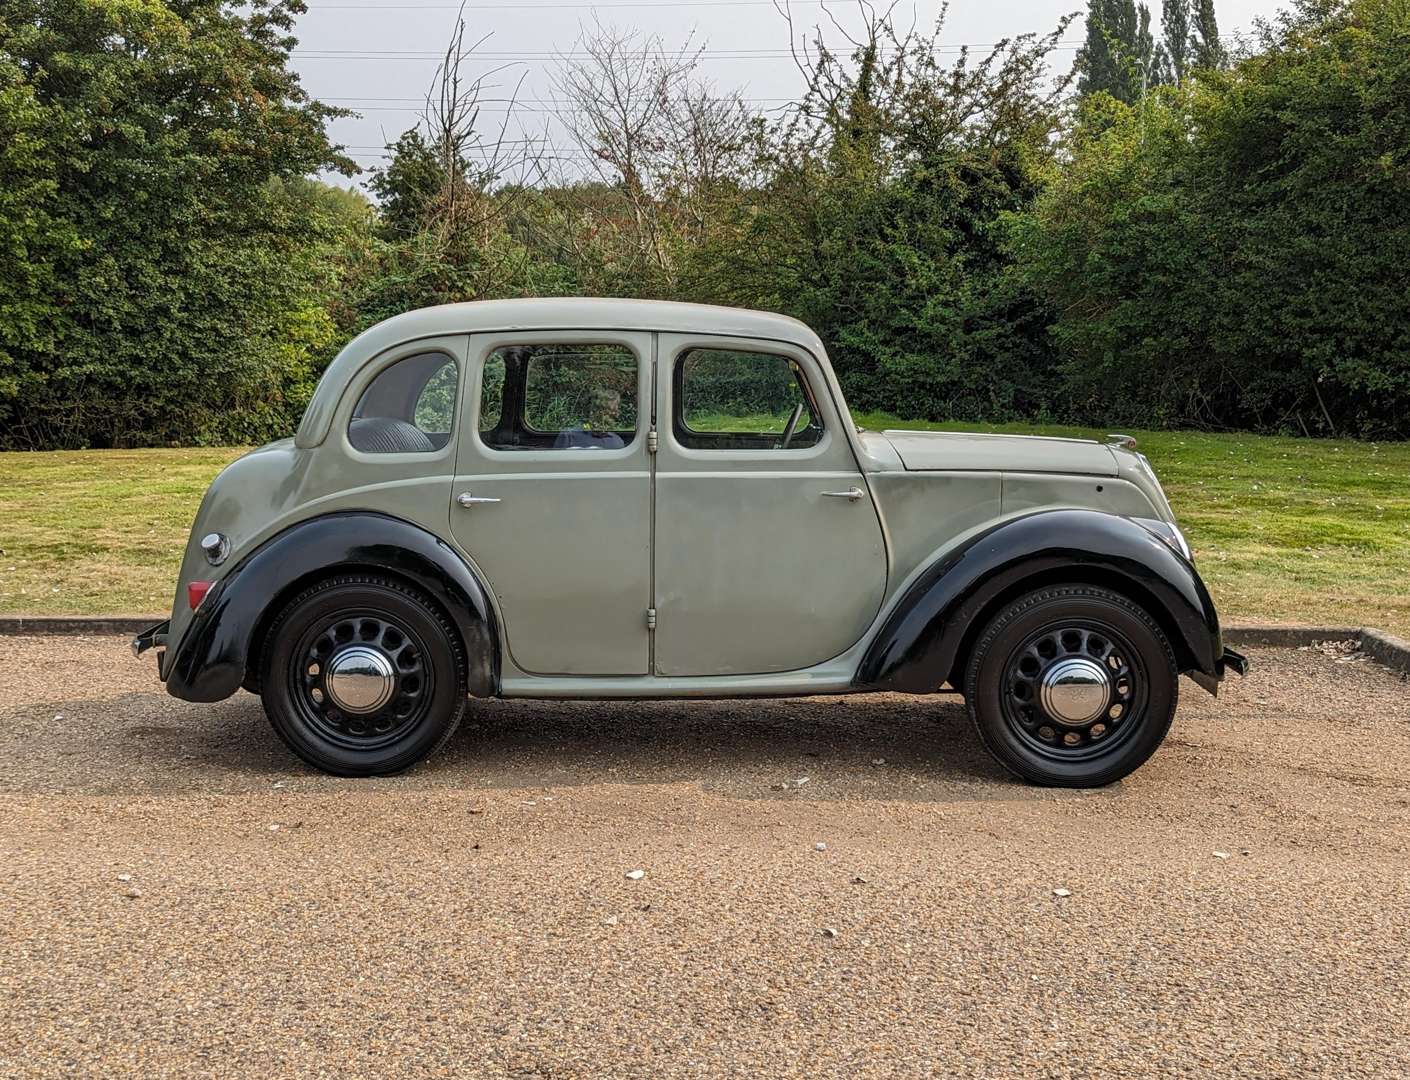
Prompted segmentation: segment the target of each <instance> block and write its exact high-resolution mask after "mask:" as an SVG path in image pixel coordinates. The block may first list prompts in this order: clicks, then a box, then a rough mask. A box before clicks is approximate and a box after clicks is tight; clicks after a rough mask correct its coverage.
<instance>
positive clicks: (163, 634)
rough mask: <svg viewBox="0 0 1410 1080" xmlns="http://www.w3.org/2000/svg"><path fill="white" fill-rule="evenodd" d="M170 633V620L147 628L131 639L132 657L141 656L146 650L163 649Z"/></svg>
mask: <svg viewBox="0 0 1410 1080" xmlns="http://www.w3.org/2000/svg"><path fill="white" fill-rule="evenodd" d="M170 632H171V620H170V619H168V620H167V621H166V622H159V623H157V625H156V626H149V627H147V629H145V630H143V631H142V632H141V633H140V634H138V635H137V636H136V637H135V638H133V639H132V655H133V656H141V655H142V654H143V653H144V652H146V651H147V650H148V649H165V648H166V643H167V635H168V634H169V633H170Z"/></svg>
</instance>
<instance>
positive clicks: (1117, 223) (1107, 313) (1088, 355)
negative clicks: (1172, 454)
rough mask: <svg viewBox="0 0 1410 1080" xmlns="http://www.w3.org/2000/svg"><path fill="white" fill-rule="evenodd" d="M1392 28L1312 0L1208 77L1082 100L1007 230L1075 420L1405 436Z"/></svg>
mask: <svg viewBox="0 0 1410 1080" xmlns="http://www.w3.org/2000/svg"><path fill="white" fill-rule="evenodd" d="M1407 26H1410V23H1407V18H1406V6H1405V0H1314V2H1312V3H1306V4H1304V5H1303V6H1301V7H1300V8H1299V9H1298V10H1297V11H1295V12H1293V13H1290V14H1288V15H1286V16H1285V17H1283V18H1282V19H1280V20H1279V21H1278V22H1277V23H1276V24H1271V25H1267V26H1265V27H1264V28H1263V30H1262V40H1261V42H1260V47H1259V49H1258V50H1257V51H1256V52H1254V53H1252V54H1251V55H1249V56H1247V57H1244V58H1242V59H1240V60H1239V61H1238V62H1237V63H1236V64H1235V65H1234V66H1233V67H1232V69H1230V70H1228V71H1217V70H1207V69H1206V70H1202V71H1201V72H1200V74H1199V77H1198V78H1197V79H1195V80H1192V81H1190V82H1189V83H1187V84H1186V85H1185V86H1182V87H1180V88H1178V89H1177V88H1166V89H1163V90H1162V91H1160V92H1158V93H1157V94H1156V95H1153V96H1152V97H1151V98H1150V99H1149V100H1148V101H1147V102H1144V103H1143V104H1142V106H1141V107H1140V108H1139V109H1137V108H1128V107H1126V106H1122V105H1119V104H1117V103H1114V102H1111V101H1109V100H1106V101H1093V102H1090V103H1089V104H1088V106H1087V109H1088V114H1087V115H1085V116H1084V118H1083V122H1082V124H1081V125H1080V126H1079V128H1078V130H1077V132H1076V133H1075V136H1074V138H1073V139H1072V141H1071V144H1070V145H1069V147H1068V156H1069V162H1068V164H1067V165H1066V166H1065V167H1064V168H1063V170H1062V171H1061V172H1060V173H1059V174H1057V175H1056V176H1055V180H1054V183H1053V184H1052V186H1051V187H1050V188H1049V189H1048V190H1047V191H1046V192H1045V193H1044V195H1043V196H1042V198H1041V199H1040V200H1039V201H1038V203H1037V205H1036V209H1035V212H1034V213H1032V214H1031V215H1025V216H1023V217H1022V218H1021V219H1020V220H1019V221H1018V222H1017V223H1016V226H1015V239H1016V242H1017V252H1016V254H1017V255H1018V257H1019V259H1020V263H1021V265H1022V266H1024V267H1025V269H1026V273H1027V276H1028V278H1029V280H1030V281H1031V282H1032V283H1033V284H1034V285H1035V286H1036V287H1037V288H1038V289H1039V290H1040V291H1041V293H1042V294H1043V295H1045V296H1046V297H1047V299H1048V301H1049V302H1050V303H1051V304H1052V306H1053V308H1054V310H1055V311H1057V312H1058V313H1059V314H1058V318H1057V320H1056V323H1055V325H1054V335H1055V338H1056V340H1057V343H1058V346H1059V348H1060V349H1061V352H1062V354H1063V359H1064V368H1063V376H1064V382H1065V384H1066V393H1067V397H1068V403H1067V407H1068V408H1069V409H1070V410H1071V411H1072V413H1073V415H1074V416H1075V418H1077V419H1081V420H1086V421H1100V422H1103V423H1133V422H1134V423H1145V424H1151V423H1161V424H1166V425H1171V426H1175V425H1190V424H1194V425H1201V426H1219V427H1228V428H1254V429H1259V430H1273V431H1278V430H1294V431H1299V432H1303V433H1307V434H1312V433H1319V434H1327V435H1346V434H1354V435H1360V436H1365V437H1375V438H1380V437H1393V438H1406V437H1410V307H1407V305H1406V302H1405V300H1406V296H1407V292H1408V291H1410V278H1407V271H1406V267H1407V266H1410V154H1408V153H1407V147H1410V48H1407V41H1408V40H1410V32H1408V31H1407ZM1094 113H1096V114H1097V115H1093V114H1094Z"/></svg>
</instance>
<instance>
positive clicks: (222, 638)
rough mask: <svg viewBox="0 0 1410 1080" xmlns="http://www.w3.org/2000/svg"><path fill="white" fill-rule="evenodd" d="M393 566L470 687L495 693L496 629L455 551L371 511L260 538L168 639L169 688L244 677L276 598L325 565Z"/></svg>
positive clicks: (179, 692)
mask: <svg viewBox="0 0 1410 1080" xmlns="http://www.w3.org/2000/svg"><path fill="white" fill-rule="evenodd" d="M355 570H361V571H366V572H369V573H377V572H379V571H381V572H385V573H390V574H393V575H395V576H397V577H399V578H402V579H404V580H406V581H407V582H409V583H411V584H412V585H415V586H416V587H417V588H419V589H421V590H422V591H423V592H425V593H427V594H428V595H429V596H430V597H431V598H432V599H433V600H435V601H436V602H437V603H439V604H440V605H441V606H442V607H443V608H444V609H445V611H446V613H447V614H448V615H449V616H450V618H451V620H452V621H453V622H454V623H455V626H456V628H457V630H459V632H460V636H461V640H462V641H463V642H464V645H465V654H466V663H467V667H468V670H467V672H466V675H467V682H468V686H469V689H470V693H472V694H474V695H475V696H477V697H487V696H491V695H493V694H497V693H498V692H499V634H498V630H497V628H496V625H495V618H494V609H493V608H492V607H491V606H490V603H489V599H488V597H487V596H486V594H485V590H484V587H483V586H482V585H481V584H480V581H479V579H478V578H477V577H476V576H475V574H474V572H473V571H472V570H471V569H470V567H469V565H468V564H467V563H466V562H465V560H464V559H463V558H461V556H460V555H459V554H458V553H457V552H456V551H455V550H454V549H453V548H452V547H451V546H450V545H449V544H447V543H446V542H445V541H443V540H441V539H440V538H439V537H436V536H434V535H432V534H431V533H429V532H427V531H426V530H425V529H423V528H421V527H420V526H419V525H413V524H411V523H410V522H407V521H403V520H402V519H400V518H394V517H390V516H388V515H386V514H377V513H372V512H361V511H354V512H346V513H335V514H327V515H325V516H323V517H317V518H311V519H309V520H308V521H302V522H299V523H298V524H297V525H292V526H290V527H289V528H288V529H285V530H284V531H283V532H281V533H279V534H278V535H276V536H273V537H271V538H270V539H269V540H266V541H265V542H264V543H263V544H261V545H260V546H259V547H258V548H256V549H255V550H254V551H252V552H251V553H250V554H249V555H247V556H245V558H243V559H241V560H240V562H239V563H237V564H236V566H235V567H234V568H233V569H232V570H231V571H230V572H229V573H228V574H226V575H225V577H223V578H222V579H221V580H220V581H218V582H217V583H216V584H215V586H214V587H213V588H212V589H211V591H210V592H209V593H208V594H207V595H206V598H205V600H203V601H202V602H201V606H200V607H199V608H198V609H197V611H196V615H195V617H194V619H193V620H192V622H191V625H190V627H188V628H187V631H186V633H185V634H184V635H183V636H182V639H181V641H180V642H179V643H178V644H176V646H175V648H176V655H175V658H174V659H173V661H172V667H171V671H170V672H169V673H168V675H167V680H166V685H167V692H168V693H170V694H173V695H175V696H176V697H179V698H184V699H185V700H187V701H219V700H221V699H222V698H227V697H229V696H230V695H231V694H233V693H234V692H235V691H236V690H238V689H239V688H240V686H241V684H242V683H243V682H245V677H246V668H247V665H248V664H249V662H250V659H251V657H250V649H251V644H252V640H253V638H254V635H255V633H256V631H257V630H258V628H259V627H260V626H261V625H262V623H263V621H264V619H265V618H266V616H267V615H270V614H273V613H274V609H275V605H277V604H282V603H284V602H285V600H286V599H287V596H288V594H289V592H290V591H291V590H292V589H294V588H295V587H297V586H298V585H299V583H301V582H304V581H307V580H311V579H312V578H314V577H316V576H318V575H320V574H322V573H325V572H334V573H338V572H348V571H355Z"/></svg>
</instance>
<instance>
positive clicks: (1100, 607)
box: [965, 585, 1178, 787]
mask: <svg viewBox="0 0 1410 1080" xmlns="http://www.w3.org/2000/svg"><path fill="white" fill-rule="evenodd" d="M1177 680H1178V672H1177V670H1176V666H1175V657H1174V654H1173V653H1172V651H1171V649H1170V644H1169V642H1168V641H1167V640H1166V638H1165V635H1164V633H1163V632H1162V631H1161V629H1160V627H1159V625H1158V624H1157V623H1156V622H1155V620H1154V619H1152V618H1151V617H1150V615H1149V614H1148V613H1147V612H1145V611H1144V610H1143V609H1142V608H1140V607H1139V606H1138V605H1136V604H1134V603H1132V602H1131V601H1130V600H1128V599H1127V598H1126V597H1124V596H1121V595H1120V594H1118V593H1115V592H1112V591H1110V590H1107V589H1101V588H1096V587H1094V586H1078V585H1070V586H1057V587H1053V588H1048V589H1044V590H1041V591H1039V592H1036V593H1033V594H1031V595H1029V596H1025V597H1023V598H1021V599H1019V600H1017V601H1015V602H1014V603H1012V604H1010V605H1009V606H1008V607H1007V608H1006V609H1005V610H1004V611H1002V612H1000V613H999V614H998V616H997V617H996V618H995V619H994V620H993V622H991V623H990V624H989V626H988V627H987V628H986V629H985V630H984V632H983V633H982V634H981V635H980V637H979V640H978V641H977V643H976V644H975V647H974V651H973V652H972V653H971V655H970V659H969V664H968V669H967V673H966V679H965V697H966V701H967V705H968V708H969V714H970V718H971V719H972V720H973V722H974V725H975V728H976V730H977V731H978V732H979V737H980V739H981V741H982V742H983V743H984V745H985V747H986V748H987V749H988V750H989V751H990V752H991V753H992V754H993V755H994V756H995V757H996V758H997V759H998V760H999V762H1000V763H1001V764H1003V765H1004V766H1005V767H1006V768H1008V769H1009V770H1010V771H1011V772H1013V773H1015V774H1017V775H1018V776H1021V777H1023V778H1024V779H1026V780H1030V781H1033V782H1034V783H1039V784H1050V785H1056V786H1063V787H1094V786H1099V785H1102V784H1109V783H1111V782H1113V781H1115V780H1119V779H1120V778H1121V777H1123V776H1126V775H1127V774H1129V773H1130V772H1132V771H1133V770H1134V769H1136V768H1137V767H1139V766H1140V765H1141V764H1142V763H1143V762H1145V761H1146V759H1147V758H1149V757H1150V756H1151V754H1153V753H1154V752H1155V750H1156V748H1157V747H1158V746H1159V745H1160V743H1161V740H1162V739H1164V738H1165V734H1166V732H1167V731H1168V730H1169V728H1170V722H1171V719H1172V718H1173V717H1174V714H1175V705H1176V700H1177V696H1178V687H1177Z"/></svg>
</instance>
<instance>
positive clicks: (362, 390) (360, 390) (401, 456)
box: [333, 335, 467, 465]
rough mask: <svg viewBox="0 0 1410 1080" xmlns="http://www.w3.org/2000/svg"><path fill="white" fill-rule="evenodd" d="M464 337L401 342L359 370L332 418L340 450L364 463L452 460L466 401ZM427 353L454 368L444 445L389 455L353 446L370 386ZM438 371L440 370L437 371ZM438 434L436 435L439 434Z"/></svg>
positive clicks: (345, 389) (344, 390)
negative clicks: (358, 417)
mask: <svg viewBox="0 0 1410 1080" xmlns="http://www.w3.org/2000/svg"><path fill="white" fill-rule="evenodd" d="M466 340H467V339H466V337H465V336H464V335H446V336H437V337H431V338H420V339H415V340H411V341H404V342H401V343H400V344H397V345H394V346H392V347H391V348H388V349H384V350H383V351H382V352H380V353H378V354H377V355H376V356H375V357H373V358H372V359H371V360H370V361H368V362H367V363H366V364H364V365H363V366H362V367H361V368H359V369H358V371H357V374H356V375H355V376H354V377H352V378H350V379H349V380H348V383H347V385H346V386H345V387H344V388H343V396H342V400H341V404H340V407H339V409H338V412H337V414H335V416H334V419H333V428H334V429H335V430H337V431H338V432H339V435H338V437H339V439H340V440H341V449H342V451H343V453H344V454H345V455H346V456H347V457H348V458H350V459H351V460H354V461H357V462H360V463H365V464H369V465H372V464H406V463H409V462H441V461H444V460H445V459H447V458H454V456H455V452H456V445H457V444H458V443H459V441H460V414H461V410H462V408H463V403H464V401H465V393H466V385H465V384H466V368H467V356H466V347H465V346H466ZM426 353H439V354H441V355H442V356H444V357H445V358H446V359H447V360H449V361H450V362H451V363H452V364H454V365H455V369H456V378H455V405H454V407H453V408H452V410H451V417H450V422H451V429H450V431H449V433H448V434H447V437H446V441H445V445H444V446H441V447H438V448H437V449H435V450H429V451H428V450H397V451H392V452H390V453H378V452H375V451H368V450H359V449H358V448H357V447H356V446H354V445H353V442H352V438H351V437H350V426H351V424H352V421H353V420H354V419H355V418H356V413H357V407H358V405H359V403H360V402H361V401H362V398H363V395H365V394H366V393H367V391H368V389H369V388H370V387H371V386H372V384H373V383H374V382H375V381H376V380H377V379H378V377H380V376H381V375H382V373H383V372H385V371H387V370H388V369H389V368H391V367H393V366H395V365H396V364H399V363H400V362H401V361H403V360H409V359H411V358H412V357H415V356H421V355H423V354H426ZM438 370H439V369H438ZM433 377H434V373H433V375H432V376H431V377H428V378H427V380H426V382H425V383H423V384H422V385H421V389H420V391H418V394H417V397H418V400H419V398H420V394H421V393H422V392H424V391H425V389H426V386H427V385H428V384H429V383H430V381H431V378H433ZM438 434H439V433H438Z"/></svg>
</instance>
